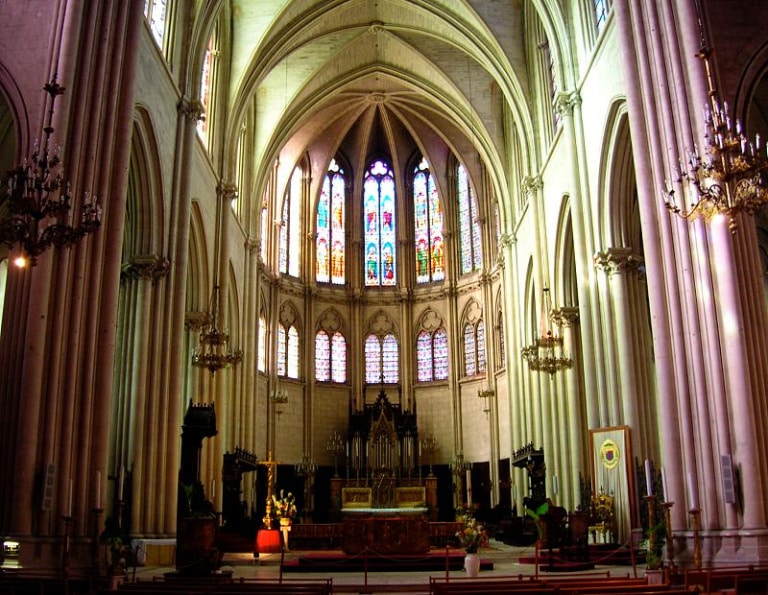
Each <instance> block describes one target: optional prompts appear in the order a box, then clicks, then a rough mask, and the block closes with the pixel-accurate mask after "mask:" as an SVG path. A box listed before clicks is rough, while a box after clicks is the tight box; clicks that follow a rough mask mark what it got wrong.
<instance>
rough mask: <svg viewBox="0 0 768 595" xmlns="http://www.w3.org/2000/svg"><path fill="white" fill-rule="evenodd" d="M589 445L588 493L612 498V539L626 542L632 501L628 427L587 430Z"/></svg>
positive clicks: (630, 524) (628, 534) (630, 525)
mask: <svg viewBox="0 0 768 595" xmlns="http://www.w3.org/2000/svg"><path fill="white" fill-rule="evenodd" d="M590 439H591V446H592V496H593V498H594V497H598V496H599V495H601V494H602V495H607V496H609V497H611V498H612V499H613V508H614V521H613V523H614V527H613V530H612V531H611V533H612V535H611V538H612V541H614V542H616V543H627V542H628V540H629V537H630V535H631V528H632V519H633V518H634V514H633V510H632V508H633V504H632V490H633V487H632V485H633V483H634V482H632V481H631V476H630V473H631V469H632V454H631V452H630V450H631V449H630V442H629V427H628V426H616V427H612V428H599V429H596V430H590Z"/></svg>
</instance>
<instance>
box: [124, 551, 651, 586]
mask: <svg viewBox="0 0 768 595" xmlns="http://www.w3.org/2000/svg"><path fill="white" fill-rule="evenodd" d="M305 554H307V552H305V551H290V552H286V553H285V560H286V561H287V560H291V559H295V558H296V557H297V556H300V555H305ZM533 555H534V551H533V547H527V548H521V547H513V546H508V545H504V544H503V543H500V542H496V541H492V542H491V545H490V547H488V548H485V549H483V550H482V551H481V557H482V558H483V559H489V560H492V561H493V565H494V568H493V570H483V571H481V575H480V576H481V577H490V576H510V577H517V576H519V575H523V576H530V575H535V574H536V566H535V565H534V564H529V563H520V561H519V560H520V558H521V557H528V558H532V557H533ZM169 570H173V569H171V568H162V567H143V568H142V567H140V568H137V569H136V571H135V577H136V578H137V579H138V580H151V579H152V577H153V576H162V574H163V573H164V572H167V571H169ZM222 570H224V571H231V572H232V573H233V576H234V577H235V578H239V577H244V578H264V579H272V580H278V579H280V554H261V556H259V558H258V559H254V557H253V554H252V553H250V552H248V553H242V554H227V555H226V556H225V558H224V565H223V567H222ZM637 572H638V575H639V576H642V569H641V568H638V569H637ZM598 573H599V574H601V575H602V576H607V573H610V576H616V577H628V576H634V570H633V569H632V567H630V566H600V565H598V566H596V567H595V569H594V570H591V571H585V572H580V573H570V574H573V575H578V576H583V575H587V574H598ZM539 574H540V575H545V574H546V573H544V572H539ZM132 576H134V575H133V569H131V573H130V574H129V577H128V578H129V580H130V579H131V578H132ZM331 576H332V578H333V585H334V590H335V591H336V592H347V593H388V592H394V591H393V590H390V589H391V588H392V586H393V585H397V591H398V592H406V591H407V592H412V593H428V592H429V579H430V577H437V578H445V577H446V573H445V572H371V573H368V574H366V573H363V572H339V573H335V574H332V575H331ZM464 576H466V575H465V573H464V571H463V570H457V571H451V572H450V573H448V579H449V580H450V579H453V578H460V577H464ZM556 576H558V577H561V576H566V574H565V573H560V572H558V573H556ZM328 577H329V574H328V573H327V572H326V573H317V574H313V573H305V572H302V573H296V574H294V573H283V576H282V578H283V580H285V581H290V580H293V579H300V580H307V579H312V578H322V579H326V578H328Z"/></svg>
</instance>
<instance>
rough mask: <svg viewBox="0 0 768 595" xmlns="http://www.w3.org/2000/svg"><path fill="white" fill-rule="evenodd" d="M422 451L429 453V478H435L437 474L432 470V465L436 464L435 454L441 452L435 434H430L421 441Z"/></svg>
mask: <svg viewBox="0 0 768 595" xmlns="http://www.w3.org/2000/svg"><path fill="white" fill-rule="evenodd" d="M421 450H423V451H424V452H425V453H427V457H428V458H429V477H434V476H435V474H434V472H433V470H432V464H433V463H434V461H433V458H434V454H435V453H436V452H437V451H438V450H440V445H439V444H438V442H437V438H435V435H434V434H429V435H427V436H425V437H424V438H422V439H421Z"/></svg>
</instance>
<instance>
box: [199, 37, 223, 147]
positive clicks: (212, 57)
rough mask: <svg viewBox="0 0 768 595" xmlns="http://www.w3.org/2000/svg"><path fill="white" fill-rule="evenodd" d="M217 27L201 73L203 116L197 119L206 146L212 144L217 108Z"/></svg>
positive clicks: (209, 40) (210, 39)
mask: <svg viewBox="0 0 768 595" xmlns="http://www.w3.org/2000/svg"><path fill="white" fill-rule="evenodd" d="M217 27H218V26H217ZM217 27H214V30H213V33H211V36H210V37H209V38H208V46H207V47H206V48H205V55H204V56H203V70H202V72H201V73H200V103H202V106H203V117H202V118H200V119H199V120H198V121H197V134H198V135H199V136H200V138H201V139H202V141H203V143H204V144H205V146H206V147H208V146H209V145H210V140H211V130H212V129H213V125H214V119H215V110H216V105H215V100H214V97H215V96H214V89H215V88H216V79H217V66H218V56H219V41H218V35H217V33H216V29H217Z"/></svg>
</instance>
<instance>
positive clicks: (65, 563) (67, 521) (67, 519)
mask: <svg viewBox="0 0 768 595" xmlns="http://www.w3.org/2000/svg"><path fill="white" fill-rule="evenodd" d="M61 520H63V521H64V551H63V552H62V554H61V574H62V576H64V578H66V577H68V576H69V547H70V536H71V533H72V516H71V512H70V513H68V514H65V515H64V516H62V517H61Z"/></svg>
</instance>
